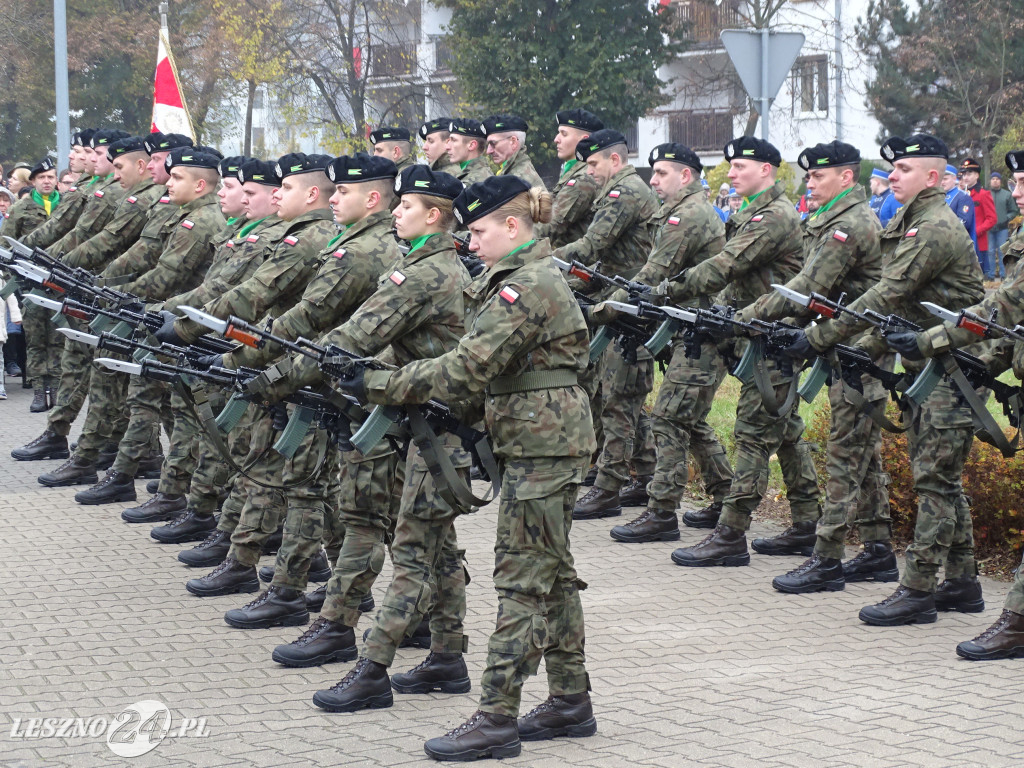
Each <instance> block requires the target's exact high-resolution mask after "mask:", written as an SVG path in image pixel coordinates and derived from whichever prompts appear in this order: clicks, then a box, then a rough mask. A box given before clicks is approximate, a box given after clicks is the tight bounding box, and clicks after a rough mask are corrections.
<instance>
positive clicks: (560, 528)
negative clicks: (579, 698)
mask: <svg viewBox="0 0 1024 768" xmlns="http://www.w3.org/2000/svg"><path fill="white" fill-rule="evenodd" d="M585 471H586V461H585V460H584V461H580V460H579V459H575V458H548V459H533V460H531V459H516V460H514V461H512V460H506V462H505V466H504V468H503V473H502V483H501V499H500V503H499V507H498V526H497V536H496V539H495V544H494V588H495V590H497V593H498V616H497V621H496V622H495V627H494V632H493V633H492V634H491V637H490V640H489V641H488V643H487V665H486V667H485V669H484V673H483V677H482V678H481V681H480V689H481V692H480V705H479V706H480V709H481V710H482V711H484V712H493V713H496V714H501V715H507V716H509V717H515V716H517V715H518V714H519V703H520V700H521V699H522V689H523V684H524V683H525V682H526V678H527V677H530V676H531V675H535V674H536V673H537V669H538V668H539V666H540V661H541V658H543V659H544V666H545V668H546V671H547V677H548V691H549V693H551V694H552V695H555V696H563V695H568V694H573V693H582V692H584V691H588V690H590V680H589V678H588V676H587V671H586V667H585V665H584V661H585V656H584V644H585V632H584V625H583V605H582V603H581V602H580V595H579V593H580V590H582V589H586V586H587V585H586V584H585V583H584V582H583V581H581V580H580V579H579V577H578V576H577V575H576V568H575V565H574V562H573V557H572V554H571V552H570V551H569V534H570V529H571V527H572V508H573V506H574V505H575V503H576V493H577V491H578V490H579V483H580V482H581V481H582V480H583V473H584V472H585Z"/></svg>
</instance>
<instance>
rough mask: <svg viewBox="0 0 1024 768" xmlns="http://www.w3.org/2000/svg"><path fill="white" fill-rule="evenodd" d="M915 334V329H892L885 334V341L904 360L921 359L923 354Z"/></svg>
mask: <svg viewBox="0 0 1024 768" xmlns="http://www.w3.org/2000/svg"><path fill="white" fill-rule="evenodd" d="M917 336H918V334H917V331H893V332H892V333H887V334H885V343H886V344H888V345H889V347H890V348H892V349H894V350H896V351H897V352H899V353H900V357H903V358H904V359H906V360H922V359H924V355H923V354H921V347H920V346H918V343H917Z"/></svg>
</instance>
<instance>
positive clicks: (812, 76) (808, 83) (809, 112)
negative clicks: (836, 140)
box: [792, 56, 828, 117]
mask: <svg viewBox="0 0 1024 768" xmlns="http://www.w3.org/2000/svg"><path fill="white" fill-rule="evenodd" d="M792 79H793V88H792V90H793V114H795V115H806V116H814V117H824V116H826V115H827V114H828V57H827V56H801V57H800V58H799V59H797V60H796V64H794V65H793V72H792Z"/></svg>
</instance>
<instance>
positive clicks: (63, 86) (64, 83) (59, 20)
mask: <svg viewBox="0 0 1024 768" xmlns="http://www.w3.org/2000/svg"><path fill="white" fill-rule="evenodd" d="M53 75H54V78H53V80H54V90H55V91H56V95H57V103H56V113H55V115H54V117H55V120H56V123H57V168H58V170H59V169H60V167H61V165H62V164H63V163H64V162H65V161H66V157H65V155H64V153H65V152H67V151H68V150H69V148H70V147H71V117H70V115H68V111H69V109H70V107H69V104H68V22H67V8H66V7H65V0H53Z"/></svg>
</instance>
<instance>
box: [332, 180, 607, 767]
mask: <svg viewBox="0 0 1024 768" xmlns="http://www.w3.org/2000/svg"><path fill="white" fill-rule="evenodd" d="M455 206H456V207H455V210H456V212H457V214H458V217H459V219H460V221H461V223H462V224H463V225H467V226H468V227H469V229H470V232H471V233H472V236H473V237H472V243H473V244H472V246H471V247H472V248H473V250H474V251H475V252H477V254H478V255H479V256H480V258H481V259H482V260H483V262H484V263H485V264H486V265H487V267H488V269H489V272H487V273H485V275H483V276H481V277H480V278H478V279H476V280H474V281H473V283H472V284H471V285H470V286H469V288H467V290H466V298H467V301H468V302H469V307H470V311H469V313H468V315H467V321H468V328H469V332H468V333H467V335H466V336H465V337H463V339H462V340H461V341H460V342H459V344H458V347H457V348H456V349H453V350H451V351H450V352H447V353H445V354H443V355H441V356H440V357H437V358H434V359H430V360H420V361H417V362H414V363H411V364H410V365H406V366H405V367H403V368H400V369H399V370H398V371H366V372H365V373H361V374H359V375H357V376H356V377H355V378H354V379H353V380H351V381H349V382H347V383H343V386H345V387H346V388H347V389H349V391H351V392H352V393H353V394H356V395H357V396H360V395H363V396H366V397H368V398H369V400H370V401H371V402H379V403H394V404H400V403H419V402H424V401H425V400H427V399H428V398H430V397H437V398H440V399H442V400H444V401H446V402H448V403H451V404H456V403H457V404H459V406H460V411H462V418H463V420H464V421H466V422H473V421H475V420H476V418H478V416H477V414H479V412H480V409H481V406H483V413H484V418H485V421H486V424H487V428H488V432H489V433H490V438H491V443H492V445H493V448H494V454H495V456H496V458H498V460H499V462H500V464H501V466H502V490H501V500H500V502H501V503H500V506H499V510H498V526H497V538H496V543H495V565H494V586H495V589H496V590H497V592H498V612H497V623H496V626H495V630H494V633H493V634H492V635H491V638H490V641H489V643H488V654H487V666H486V669H485V671H484V674H483V678H482V680H481V689H482V690H481V697H480V704H479V711H477V713H476V714H474V715H473V716H472V717H471V718H470V719H469V720H468V721H467V722H466V723H465V724H464V725H462V726H460V727H459V728H457V729H455V730H454V731H451V732H450V733H449V734H447V735H446V736H443V737H441V738H438V739H431V740H430V741H428V742H427V743H426V745H425V749H426V752H427V754H428V755H429V756H430V757H433V758H435V759H442V760H451V759H457V760H473V759H477V758H481V757H496V758H497V757H510V756H514V755H517V754H519V751H520V738H522V739H531V740H535V739H543V738H552V737H554V736H558V735H573V736H587V735H590V734H593V733H594V732H595V731H596V729H597V724H596V721H595V720H594V717H593V712H592V709H591V705H590V696H589V693H588V691H589V689H590V684H589V678H588V676H587V672H586V668H585V666H584V653H583V645H584V626H583V609H582V605H581V603H580V597H579V591H580V590H581V589H584V588H585V587H586V584H585V583H584V582H583V581H581V580H580V579H579V577H578V576H577V574H576V570H575V567H574V563H573V558H572V554H571V553H570V551H569V532H570V527H571V525H572V506H573V501H574V499H575V497H576V492H577V489H578V487H579V483H580V481H581V480H582V479H583V473H584V471H585V470H586V467H587V463H588V462H589V460H590V455H591V453H592V452H593V450H594V437H593V421H592V418H591V416H590V414H589V413H588V411H589V404H588V401H587V394H586V392H585V391H584V389H583V388H582V387H580V386H579V385H578V383H577V382H578V378H579V376H580V375H582V374H583V372H584V371H585V369H586V367H587V363H588V348H587V344H588V339H589V333H588V331H587V325H586V322H585V321H584V319H583V316H582V314H581V313H580V312H579V311H578V309H577V308H576V306H575V302H574V301H573V297H572V294H571V293H570V291H569V289H568V287H567V285H566V283H565V281H564V280H562V279H561V278H560V277H559V272H558V271H557V270H556V268H555V267H554V265H553V264H552V263H551V260H550V259H549V255H550V250H549V248H548V246H547V243H546V242H545V241H543V240H541V241H538V240H536V239H534V236H533V223H534V221H537V222H538V223H545V222H546V221H548V220H549V219H550V216H551V202H550V196H549V195H548V194H547V193H546V192H543V191H541V190H538V189H534V190H531V189H530V187H529V185H528V184H527V183H526V182H525V181H523V180H522V179H519V178H517V177H512V176H497V177H495V178H493V179H488V180H487V181H485V182H482V183H479V184H474V185H472V186H471V187H470V188H469V189H467V190H466V191H465V192H463V194H462V195H460V196H459V198H458V199H457V201H456V203H455ZM510 249H511V250H510ZM542 657H543V659H544V662H545V666H546V668H547V677H548V688H549V691H550V694H551V695H550V697H549V698H548V700H547V701H545V702H544V704H542V705H540V706H539V707H537V708H536V709H535V710H533V711H532V712H531V713H530V714H529V715H527V716H526V717H524V718H522V719H520V720H519V722H518V724H517V722H516V720H515V718H516V715H517V714H518V711H519V704H520V700H521V694H522V686H523V683H524V682H525V680H526V678H527V677H529V676H530V675H532V674H535V673H536V671H537V669H538V667H539V665H540V660H541V658H542ZM365 663H367V664H369V663H370V662H365ZM357 675H358V673H357ZM517 725H518V727H517Z"/></svg>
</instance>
